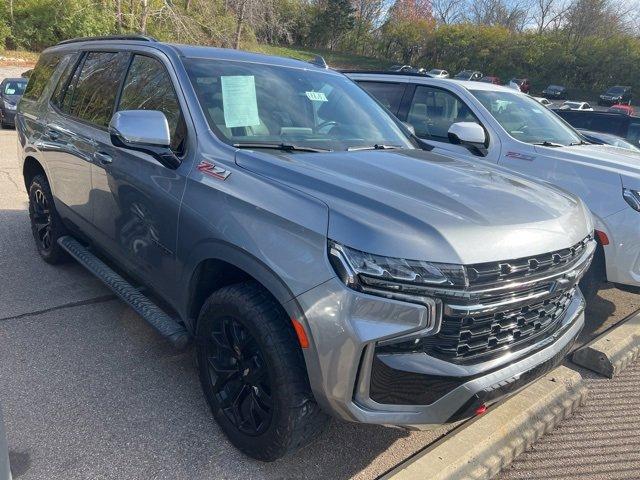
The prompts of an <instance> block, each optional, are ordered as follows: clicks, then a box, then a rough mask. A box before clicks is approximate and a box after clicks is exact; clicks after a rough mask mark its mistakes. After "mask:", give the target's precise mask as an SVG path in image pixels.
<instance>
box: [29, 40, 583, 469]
mask: <svg viewBox="0 0 640 480" xmlns="http://www.w3.org/2000/svg"><path fill="white" fill-rule="evenodd" d="M119 38H120V39H113V38H112V37H111V38H104V39H78V40H75V41H67V42H64V43H63V44H60V45H58V46H55V47H53V48H49V49H47V50H45V51H44V52H43V53H42V54H41V55H40V59H39V61H38V65H37V66H36V69H35V71H34V74H33V78H32V82H30V83H29V87H28V88H27V91H26V92H25V96H24V98H23V100H22V101H21V102H20V106H19V109H18V116H17V127H18V130H19V136H18V137H19V139H20V141H21V144H20V151H21V158H22V161H23V168H22V171H23V174H24V182H25V186H26V188H27V191H28V192H29V202H30V204H29V212H30V218H31V223H32V232H33V237H34V241H35V244H36V247H37V251H38V252H39V254H40V256H41V257H42V258H43V260H45V261H47V262H49V263H58V262H60V261H62V260H64V258H65V256H66V255H67V254H70V255H72V256H73V257H74V258H76V259H78V260H79V261H80V262H81V263H82V264H83V265H84V266H85V267H87V268H88V269H89V270H90V271H92V272H93V273H94V274H95V275H97V276H98V277H99V278H101V279H102V280H103V281H104V282H105V283H107V285H111V286H112V288H113V289H114V291H115V292H116V293H117V294H118V295H119V296H120V297H121V298H123V299H124V300H125V301H127V302H129V304H130V305H132V306H133V307H134V308H135V309H136V311H137V312H138V313H140V314H141V316H142V317H143V318H144V319H145V320H147V321H148V322H149V323H150V324H152V325H154V326H155V327H156V329H157V330H158V331H159V332H162V333H163V334H164V335H165V336H166V337H167V338H169V339H170V340H172V341H173V343H174V344H177V345H184V344H185V343H186V342H187V341H188V340H189V338H190V337H191V336H193V337H194V340H195V341H194V343H195V352H196V355H197V364H198V367H199V369H200V381H201V384H202V387H203V390H204V394H205V398H206V400H207V402H208V403H209V406H210V408H211V411H212V413H213V415H214V417H215V418H216V420H217V421H218V423H219V425H220V428H221V429H222V431H224V432H225V433H226V435H227V436H228V438H229V440H230V441H231V442H232V443H233V444H234V445H236V446H237V447H238V448H239V449H240V450H242V451H243V452H245V453H246V454H247V455H250V456H252V457H254V458H258V459H261V460H267V461H270V460H275V459H276V458H279V457H281V456H283V455H285V454H287V453H289V452H292V451H295V450H296V449H298V448H300V447H301V446H303V445H304V444H306V443H308V442H309V441H311V440H312V439H313V438H314V437H315V436H316V435H317V434H318V432H319V431H320V430H321V429H322V427H323V426H324V424H325V423H326V418H327V417H326V414H327V413H330V414H333V415H335V416H337V417H339V418H342V419H346V420H351V421H357V422H365V423H375V424H393V425H406V426H411V427H414V428H415V427H418V428H420V427H421V428H433V427H434V426H437V425H440V424H443V423H447V422H452V421H456V420H458V419H460V418H467V417H470V416H473V415H475V414H476V413H480V412H482V411H483V410H484V409H485V407H486V405H487V403H493V402H495V401H497V399H499V398H501V397H503V396H504V395H505V394H506V393H508V392H514V391H517V390H518V389H519V388H520V387H522V386H523V385H525V384H527V383H528V382H530V381H532V380H534V379H535V378H536V377H539V376H540V375H543V374H545V373H546V372H548V371H550V369H552V368H554V367H555V365H557V364H558V363H560V362H562V361H563V360H564V357H565V355H566V353H567V352H568V351H569V349H570V348H571V346H572V344H573V342H574V340H575V338H576V336H577V335H578V333H579V332H580V330H581V329H582V327H583V324H584V313H583V310H584V307H585V302H584V298H583V296H582V294H581V293H580V289H579V288H577V284H578V282H579V280H580V278H581V277H582V275H583V274H584V273H585V271H587V269H588V267H589V265H590V262H591V259H592V256H593V254H594V251H595V249H596V244H595V241H594V240H593V219H592V217H591V214H590V213H589V211H588V209H587V208H586V206H585V205H584V202H582V201H581V200H580V199H578V198H577V197H575V196H573V195H571V194H570V193H567V192H565V191H563V190H560V189H556V188H554V187H551V186H549V185H543V184H540V183H538V182H535V181H532V180H530V179H526V178H524V177H521V176H518V175H515V174H513V173H510V172H506V171H503V170H501V169H499V168H495V167H492V166H490V165H488V164H485V163H482V162H477V161H469V159H462V158H461V157H462V156H458V158H452V157H444V156H442V155H437V154H434V153H433V152H430V150H432V148H431V147H429V146H426V145H425V144H424V143H422V142H421V141H420V140H418V139H417V138H416V137H415V136H414V135H412V134H411V133H410V132H409V129H408V128H407V127H406V126H405V125H403V124H402V123H401V122H400V121H398V119H397V118H395V117H393V116H392V115H390V114H389V113H388V111H387V110H385V109H384V108H382V107H381V106H380V104H379V103H378V102H376V101H375V100H374V99H373V98H372V97H371V96H370V95H369V94H367V93H366V92H364V91H363V90H362V89H361V88H359V87H358V86H357V85H356V84H355V83H354V82H353V81H351V80H350V79H348V78H347V77H345V76H344V75H342V74H340V73H339V72H336V71H334V70H331V69H328V68H326V67H324V66H319V65H317V64H310V63H304V62H301V61H297V60H292V59H287V58H278V57H269V56H265V55H258V54H253V53H248V52H241V51H237V50H226V49H219V48H209V47H195V46H194V47H192V46H186V45H168V44H164V43H161V42H157V41H155V40H153V39H150V38H149V37H142V36H125V37H119ZM388 76H389V77H393V78H394V79H396V81H402V80H404V79H408V78H421V79H422V78H428V77H423V76H418V75H406V76H404V75H399V74H388ZM440 81H441V82H447V83H452V84H456V83H458V82H451V81H449V80H440ZM483 85H484V84H483ZM45 139H46V140H45ZM471 160H474V159H471ZM505 239H508V241H505ZM87 245H88V246H90V247H91V251H97V252H102V254H101V255H100V257H101V258H106V259H109V262H110V263H112V264H114V265H117V266H118V271H120V272H122V275H120V274H117V273H115V271H113V269H111V268H110V267H109V266H108V265H107V264H106V263H105V262H104V261H101V260H99V259H98V258H97V257H96V256H95V255H94V254H93V253H92V252H91V251H90V250H89V249H87ZM487 246H491V248H487ZM129 276H130V277H132V278H135V284H136V286H133V285H132V284H131V283H130V282H129V281H127V278H125V277H129ZM137 285H144V286H146V287H148V288H144V290H142V291H144V292H153V297H150V296H147V294H146V293H142V291H141V290H140V289H138V288H137ZM149 295H151V294H149ZM156 297H158V298H160V299H161V301H160V302H156V301H154V300H153V298H156ZM163 307H165V308H167V309H168V310H169V311H170V312H171V314H169V313H167V311H166V310H163Z"/></svg>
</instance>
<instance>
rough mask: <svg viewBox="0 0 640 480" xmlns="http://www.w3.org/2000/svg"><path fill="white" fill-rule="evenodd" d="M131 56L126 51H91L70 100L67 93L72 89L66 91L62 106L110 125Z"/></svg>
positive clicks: (96, 122) (79, 114) (97, 123)
mask: <svg viewBox="0 0 640 480" xmlns="http://www.w3.org/2000/svg"><path fill="white" fill-rule="evenodd" d="M128 59H129V56H128V55H127V54H126V53H114V52H89V53H88V54H87V56H86V58H85V61H84V63H83V64H82V69H81V71H80V74H79V75H78V77H77V84H75V86H73V87H72V88H71V89H72V90H73V92H72V98H71V99H70V101H69V99H67V98H66V97H67V96H68V95H69V94H70V93H71V92H69V91H67V93H66V95H65V99H64V102H63V110H66V109H67V108H68V111H69V113H70V114H71V115H73V116H74V117H77V118H80V119H82V120H86V121H87V122H90V123H93V124H95V125H98V126H100V127H106V126H107V125H109V121H110V120H111V116H112V114H113V109H114V106H115V102H116V95H117V92H118V88H119V87H120V82H121V81H122V76H123V75H124V72H125V69H126V67H127V61H128Z"/></svg>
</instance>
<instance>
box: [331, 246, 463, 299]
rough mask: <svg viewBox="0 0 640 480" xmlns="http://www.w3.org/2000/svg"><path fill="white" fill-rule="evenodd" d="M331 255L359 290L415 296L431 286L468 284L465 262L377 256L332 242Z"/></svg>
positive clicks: (348, 282) (343, 276)
mask: <svg viewBox="0 0 640 480" xmlns="http://www.w3.org/2000/svg"><path fill="white" fill-rule="evenodd" d="M329 257H330V260H331V264H332V265H333V267H334V269H335V270H336V273H337V274H338V276H339V277H340V278H341V279H342V281H343V282H344V283H345V284H346V285H347V286H349V287H351V288H354V289H356V290H362V291H372V290H376V291H378V289H379V290H384V291H388V292H398V293H405V294H409V295H416V294H420V293H421V292H423V291H424V288H425V287H428V286H433V287H442V286H453V285H459V286H464V285H465V284H466V276H465V271H464V268H463V267H462V265H452V264H446V263H433V262H427V261H422V260H408V259H404V258H393V257H385V256H381V255H374V254H371V253H365V252H362V251H360V250H356V249H354V248H351V247H347V246H345V245H341V244H339V243H336V242H332V241H331V242H329ZM372 293H373V292H372Z"/></svg>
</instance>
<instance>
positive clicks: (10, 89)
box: [4, 80, 27, 95]
mask: <svg viewBox="0 0 640 480" xmlns="http://www.w3.org/2000/svg"><path fill="white" fill-rule="evenodd" d="M26 86H27V82H26V81H20V80H9V81H8V82H7V83H5V85H4V94H5V95H22V94H23V93H24V89H25V87H26Z"/></svg>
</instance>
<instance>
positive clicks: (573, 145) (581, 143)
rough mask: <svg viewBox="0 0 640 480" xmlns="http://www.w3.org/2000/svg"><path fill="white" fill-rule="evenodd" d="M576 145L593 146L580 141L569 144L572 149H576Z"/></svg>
mask: <svg viewBox="0 0 640 480" xmlns="http://www.w3.org/2000/svg"><path fill="white" fill-rule="evenodd" d="M576 145H591V143H589V142H585V141H584V140H580V141H579V142H571V143H570V144H569V146H570V147H575V146H576Z"/></svg>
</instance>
